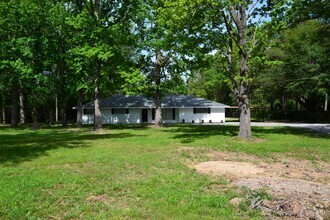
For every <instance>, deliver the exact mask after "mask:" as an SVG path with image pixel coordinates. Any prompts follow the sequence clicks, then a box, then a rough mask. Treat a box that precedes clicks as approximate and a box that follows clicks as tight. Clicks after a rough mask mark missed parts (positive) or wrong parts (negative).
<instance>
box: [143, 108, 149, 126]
mask: <svg viewBox="0 0 330 220" xmlns="http://www.w3.org/2000/svg"><path fill="white" fill-rule="evenodd" d="M147 122H148V109H142V123H147Z"/></svg>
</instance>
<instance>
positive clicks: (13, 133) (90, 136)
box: [0, 127, 141, 165]
mask: <svg viewBox="0 0 330 220" xmlns="http://www.w3.org/2000/svg"><path fill="white" fill-rule="evenodd" d="M7 130H8V133H5V134H1V133H0V164H5V165H18V164H19V163H21V162H24V161H31V160H33V159H35V158H38V157H40V156H47V155H49V151H50V150H55V149H58V148H70V149H73V148H86V147H92V146H91V144H90V143H88V142H87V141H91V140H100V139H118V138H132V137H136V136H141V135H134V134H131V133H127V132H122V133H116V134H111V133H110V134H97V133H95V134H94V133H90V132H86V131H82V132H81V131H68V130H63V129H58V130H57V129H51V130H39V131H31V130H27V131H21V130H19V129H18V130H16V129H11V128H9V127H7ZM1 131H3V132H5V131H6V127H1Z"/></svg>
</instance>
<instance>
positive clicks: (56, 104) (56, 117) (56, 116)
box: [55, 94, 58, 123]
mask: <svg viewBox="0 0 330 220" xmlns="http://www.w3.org/2000/svg"><path fill="white" fill-rule="evenodd" d="M55 122H56V123H58V99H57V94H56V95H55Z"/></svg>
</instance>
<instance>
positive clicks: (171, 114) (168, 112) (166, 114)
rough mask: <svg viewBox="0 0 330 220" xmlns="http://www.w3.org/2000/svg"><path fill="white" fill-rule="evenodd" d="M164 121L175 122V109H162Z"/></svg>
mask: <svg viewBox="0 0 330 220" xmlns="http://www.w3.org/2000/svg"><path fill="white" fill-rule="evenodd" d="M162 119H163V120H175V108H163V109H162Z"/></svg>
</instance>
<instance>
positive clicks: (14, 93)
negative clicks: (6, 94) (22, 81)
mask: <svg viewBox="0 0 330 220" xmlns="http://www.w3.org/2000/svg"><path fill="white" fill-rule="evenodd" d="M17 126H18V85H17V84H15V83H14V84H13V87H12V109H11V127H13V128H15V127H17Z"/></svg>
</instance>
